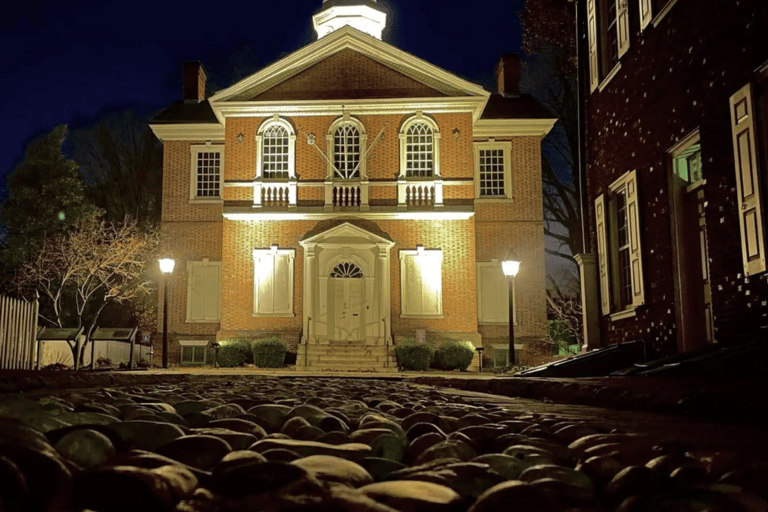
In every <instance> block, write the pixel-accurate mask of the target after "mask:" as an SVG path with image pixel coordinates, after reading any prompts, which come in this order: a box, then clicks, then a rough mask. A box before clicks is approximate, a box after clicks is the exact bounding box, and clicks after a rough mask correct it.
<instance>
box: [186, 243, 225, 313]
mask: <svg viewBox="0 0 768 512" xmlns="http://www.w3.org/2000/svg"><path fill="white" fill-rule="evenodd" d="M195 267H217V268H218V269H219V296H218V303H217V304H218V307H217V309H218V316H216V317H210V318H192V300H193V296H192V273H193V272H194V269H195ZM219 322H221V262H220V261H210V260H209V259H208V258H203V260H202V261H188V262H187V323H198V324H199V323H206V324H211V323H219Z"/></svg>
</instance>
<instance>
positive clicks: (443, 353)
mask: <svg viewBox="0 0 768 512" xmlns="http://www.w3.org/2000/svg"><path fill="white" fill-rule="evenodd" d="M474 355H475V346H474V345H473V344H472V342H470V341H444V342H443V343H441V344H440V346H439V347H438V348H437V350H436V351H435V362H434V364H433V366H434V367H435V368H439V369H441V370H460V371H462V372H463V371H465V370H466V369H467V368H469V365H470V364H471V363H472V358H473V357H474Z"/></svg>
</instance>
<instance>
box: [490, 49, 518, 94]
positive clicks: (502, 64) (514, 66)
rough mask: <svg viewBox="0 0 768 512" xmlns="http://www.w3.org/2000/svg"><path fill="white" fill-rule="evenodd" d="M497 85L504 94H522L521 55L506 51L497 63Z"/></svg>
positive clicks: (500, 92)
mask: <svg viewBox="0 0 768 512" xmlns="http://www.w3.org/2000/svg"><path fill="white" fill-rule="evenodd" d="M496 86H497V88H498V91H499V94H502V95H504V96H519V95H520V55H519V54H517V53H505V54H504V55H502V56H501V58H500V59H499V63H498V64H496Z"/></svg>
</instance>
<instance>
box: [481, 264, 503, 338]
mask: <svg viewBox="0 0 768 512" xmlns="http://www.w3.org/2000/svg"><path fill="white" fill-rule="evenodd" d="M477 318H478V320H479V321H480V322H489V323H504V322H508V321H509V284H508V281H507V278H506V277H504V273H503V272H502V271H501V264H500V263H499V264H495V265H488V264H481V263H478V264H477Z"/></svg>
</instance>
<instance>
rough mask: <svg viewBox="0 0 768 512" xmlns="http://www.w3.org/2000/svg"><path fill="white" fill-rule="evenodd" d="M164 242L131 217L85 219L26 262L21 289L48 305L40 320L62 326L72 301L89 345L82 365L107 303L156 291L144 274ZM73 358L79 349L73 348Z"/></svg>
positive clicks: (50, 240) (18, 282)
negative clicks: (35, 293) (66, 304)
mask: <svg viewBox="0 0 768 512" xmlns="http://www.w3.org/2000/svg"><path fill="white" fill-rule="evenodd" d="M158 242H159V232H158V231H157V230H156V229H152V228H147V227H144V228H143V229H139V226H138V225H137V222H136V221H135V220H134V219H132V218H130V217H126V218H125V219H124V220H123V221H122V222H110V221H106V220H104V219H103V218H91V219H87V220H83V221H81V222H79V223H78V224H76V225H75V227H73V229H71V230H70V231H68V232H66V233H61V234H57V235H54V236H51V237H49V238H46V239H45V240H44V241H43V243H42V244H41V247H40V250H39V251H38V252H37V254H36V255H35V256H33V257H32V258H31V259H30V260H28V261H26V262H25V263H24V264H23V265H22V267H21V270H20V271H19V272H18V274H17V278H16V285H17V287H18V288H19V289H20V290H26V291H27V292H29V291H32V290H37V291H38V293H39V294H40V296H41V301H43V302H46V303H47V306H48V307H47V308H41V309H43V310H44V311H45V310H48V311H51V313H50V314H49V315H46V314H45V313H43V312H41V320H43V321H46V322H47V323H49V324H51V325H53V326H57V327H62V326H63V314H64V310H65V308H64V307H63V306H62V301H63V300H65V297H71V298H72V299H73V300H74V302H75V308H74V311H75V312H76V316H77V323H78V325H77V326H78V327H86V330H85V334H86V343H84V344H83V346H82V350H81V352H80V354H79V361H81V362H82V360H83V355H84V354H85V348H86V346H87V344H88V341H87V340H88V339H89V338H90V335H91V333H92V331H93V329H94V328H95V326H96V322H97V321H98V319H99V315H100V314H101V312H102V310H103V309H104V307H105V306H106V305H107V304H110V303H119V304H126V303H128V302H131V301H134V300H138V299H140V298H143V297H144V296H146V295H147V294H149V293H150V291H151V281H150V280H149V279H147V278H146V276H145V273H144V270H145V267H146V265H147V262H148V261H149V260H150V258H151V256H152V255H153V253H154V251H155V249H156V248H157V246H158ZM71 349H72V352H73V357H74V358H75V360H78V359H77V357H78V354H75V347H74V345H71Z"/></svg>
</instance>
